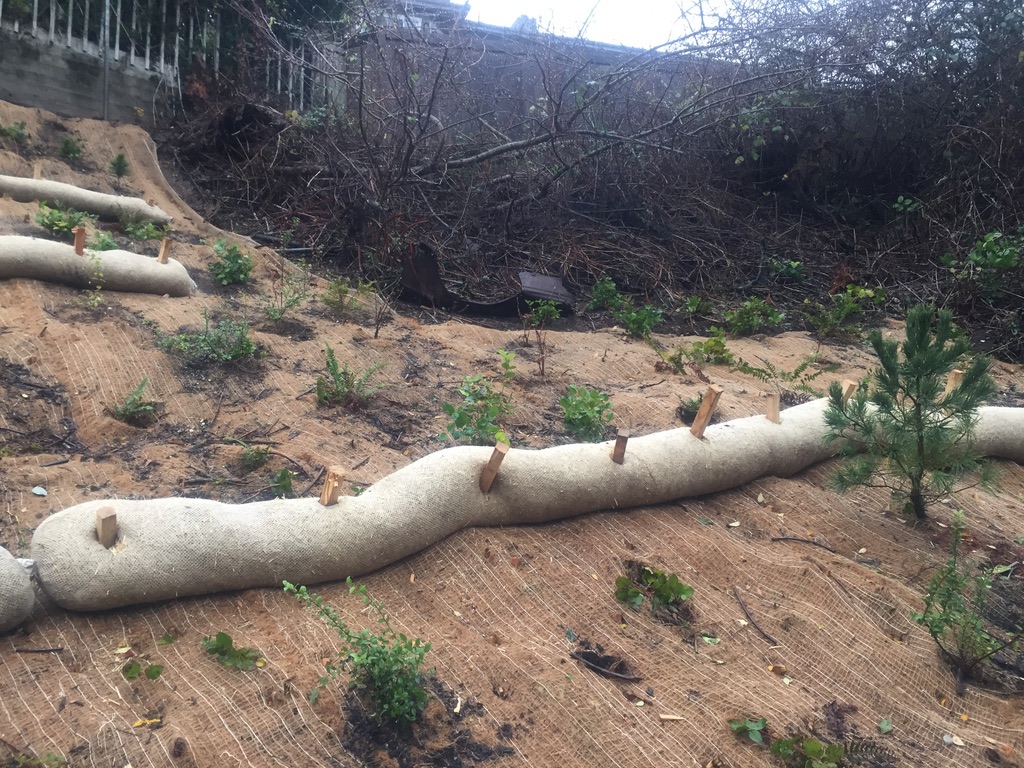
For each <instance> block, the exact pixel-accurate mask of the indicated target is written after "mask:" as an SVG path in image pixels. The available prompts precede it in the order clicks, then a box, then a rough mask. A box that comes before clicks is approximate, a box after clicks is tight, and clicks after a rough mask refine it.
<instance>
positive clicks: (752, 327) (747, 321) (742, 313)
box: [723, 297, 785, 336]
mask: <svg viewBox="0 0 1024 768" xmlns="http://www.w3.org/2000/svg"><path fill="white" fill-rule="evenodd" d="M723 317H724V318H725V322H726V323H727V324H728V326H729V333H730V334H732V335H733V336H749V335H750V334H752V333H757V332H758V331H759V330H761V329H762V328H771V327H773V326H776V325H778V324H779V323H781V322H782V320H783V318H784V317H785V315H783V314H782V313H781V312H779V310H777V309H775V307H773V306H771V305H770V304H769V303H768V302H766V301H765V300H764V299H758V298H756V297H751V298H749V299H747V300H746V301H744V302H743V303H742V304H740V305H739V306H738V307H737V308H736V309H731V310H726V311H725V312H724V313H723Z"/></svg>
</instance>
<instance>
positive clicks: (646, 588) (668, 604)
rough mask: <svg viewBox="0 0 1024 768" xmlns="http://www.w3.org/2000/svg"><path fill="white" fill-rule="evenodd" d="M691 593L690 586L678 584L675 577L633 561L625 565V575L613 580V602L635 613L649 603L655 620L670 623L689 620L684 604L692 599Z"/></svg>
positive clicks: (687, 610)
mask: <svg viewBox="0 0 1024 768" xmlns="http://www.w3.org/2000/svg"><path fill="white" fill-rule="evenodd" d="M693 592H694V590H693V587H691V586H690V585H689V584H684V583H683V582H682V581H680V580H679V576H677V575H676V574H674V573H665V571H663V570H661V569H660V568H652V567H651V566H649V565H644V564H643V563H636V562H632V561H631V562H627V563H626V573H625V574H624V575H622V576H619V577H618V578H617V579H616V580H615V599H616V600H618V601H620V602H623V603H626V605H628V606H629V607H630V608H632V609H633V610H634V611H636V610H640V607H641V606H642V605H643V604H644V601H645V600H649V601H650V604H651V612H652V614H654V616H655V618H658V619H660V620H663V621H668V623H671V624H685V623H688V622H689V621H690V620H691V619H692V616H693V614H692V611H691V610H690V608H689V606H688V604H687V602H686V601H688V600H689V599H690V598H691V597H693Z"/></svg>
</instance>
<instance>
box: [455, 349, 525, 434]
mask: <svg viewBox="0 0 1024 768" xmlns="http://www.w3.org/2000/svg"><path fill="white" fill-rule="evenodd" d="M498 354H499V355H501V371H502V375H501V380H500V389H498V390H495V389H494V386H495V385H494V384H493V383H492V382H491V381H490V380H489V379H485V378H484V377H483V374H479V373H478V374H474V375H472V376H466V377H465V378H464V379H463V380H462V385H461V386H460V387H459V390H458V391H459V394H460V395H462V403H461V404H459V405H452V404H451V403H445V404H444V405H442V406H441V408H442V410H443V411H444V412H445V414H446V415H447V416H448V418H449V419H451V421H450V422H449V423H448V426H447V427H446V428H445V431H444V432H442V433H441V434H440V435H438V436H437V439H438V440H448V439H451V440H455V441H456V442H458V441H459V440H469V441H470V442H471V443H473V444H474V445H494V443H495V442H497V441H500V442H503V443H508V442H509V438H508V435H507V434H506V433H505V430H504V429H503V428H502V426H501V423H502V422H503V421H504V420H505V419H507V418H508V417H509V416H511V415H512V410H513V408H512V399H511V398H510V397H509V395H508V392H507V391H506V390H507V389H508V386H509V385H510V384H511V383H512V380H513V379H515V377H516V366H515V357H516V355H515V353H514V352H506V351H505V350H504V349H499V350H498Z"/></svg>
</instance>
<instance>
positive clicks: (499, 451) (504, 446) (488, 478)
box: [480, 442, 508, 493]
mask: <svg viewBox="0 0 1024 768" xmlns="http://www.w3.org/2000/svg"><path fill="white" fill-rule="evenodd" d="M506 453H508V443H500V442H499V443H495V445H494V452H493V453H492V454H491V458H490V459H488V460H487V466H485V467H484V470H483V472H481V473H480V490H481V491H483V492H484V493H490V492H491V486H492V485H493V484H494V478H496V477H497V476H498V468H499V467H500V466H501V462H502V461H504V460H505V454H506Z"/></svg>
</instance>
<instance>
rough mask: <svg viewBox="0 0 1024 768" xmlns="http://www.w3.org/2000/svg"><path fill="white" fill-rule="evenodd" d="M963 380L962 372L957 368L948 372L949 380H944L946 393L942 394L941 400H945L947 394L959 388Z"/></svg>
mask: <svg viewBox="0 0 1024 768" xmlns="http://www.w3.org/2000/svg"><path fill="white" fill-rule="evenodd" d="M963 380H964V372H963V371H962V370H960V369H959V368H954V369H953V370H952V371H950V372H949V378H948V379H946V391H945V392H943V393H942V399H943V400H945V399H946V398H947V397H949V393H950V392H952V391H953V390H954V389H956V388H957V387H959V386H960V382H961V381H963Z"/></svg>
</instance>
